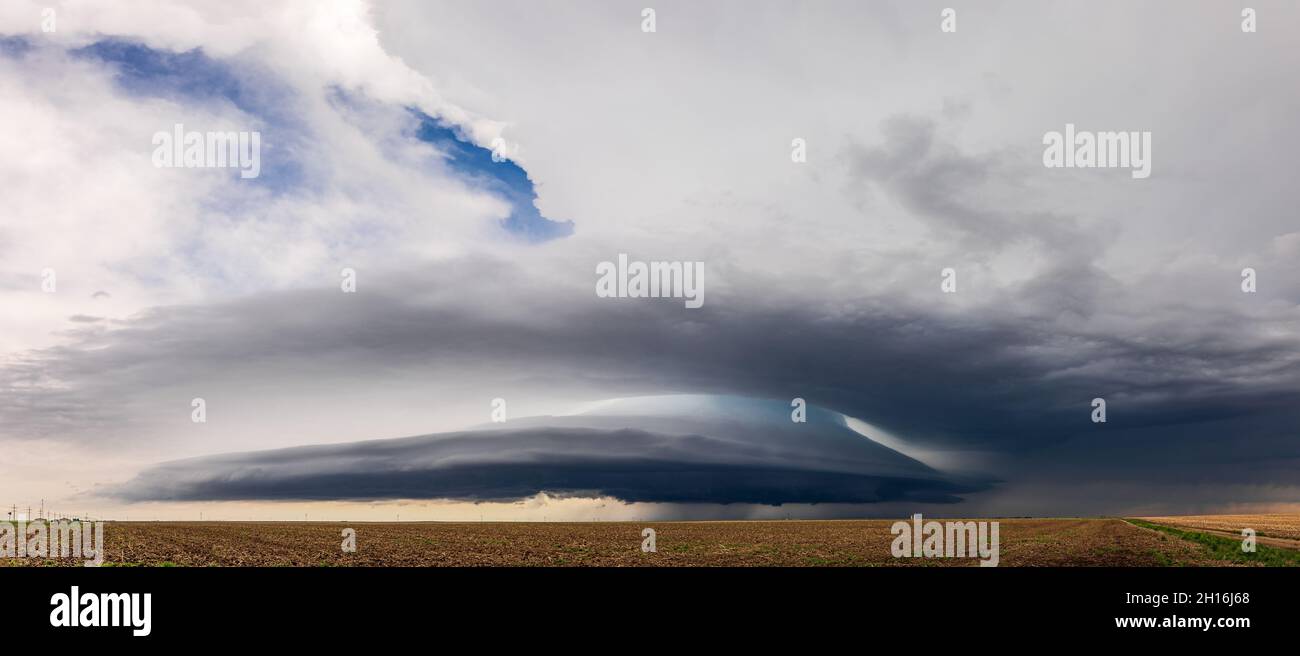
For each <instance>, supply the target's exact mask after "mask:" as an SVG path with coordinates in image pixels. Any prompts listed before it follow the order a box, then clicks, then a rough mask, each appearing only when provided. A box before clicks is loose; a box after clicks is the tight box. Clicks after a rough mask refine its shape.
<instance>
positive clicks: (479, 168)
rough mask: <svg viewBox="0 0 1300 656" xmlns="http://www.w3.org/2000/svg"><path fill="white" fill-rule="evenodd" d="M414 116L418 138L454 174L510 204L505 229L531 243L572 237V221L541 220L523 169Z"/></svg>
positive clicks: (439, 122) (454, 131)
mask: <svg viewBox="0 0 1300 656" xmlns="http://www.w3.org/2000/svg"><path fill="white" fill-rule="evenodd" d="M413 112H414V113H415V115H416V116H417V117H418V118H419V121H420V125H419V128H418V129H417V130H416V138H418V139H419V140H420V141H424V142H426V143H430V144H433V145H434V146H435V147H437V148H438V150H439V151H441V152H442V153H443V154H444V155H445V156H446V157H447V161H448V164H449V166H451V168H452V170H453V171H455V172H456V173H458V174H460V175H462V176H464V177H465V178H467V179H469V180H470V181H471V182H472V183H473V184H475V185H477V186H480V187H482V188H483V189H486V190H487V191H489V192H491V193H493V194H495V195H497V196H500V197H502V198H504V199H505V200H506V201H507V202H509V203H510V208H511V209H510V216H508V217H506V218H505V219H504V220H503V221H502V222H501V225H502V227H504V228H505V229H506V230H508V231H510V232H511V233H514V234H517V235H520V236H523V237H525V238H527V239H529V240H532V241H546V240H549V239H556V238H559V237H567V236H569V235H571V234H573V222H572V221H553V220H551V219H548V218H546V217H545V216H542V213H541V211H540V210H538V209H537V203H536V201H537V189H536V188H535V187H534V186H533V181H532V179H530V178H529V177H528V172H527V171H525V170H524V169H523V168H522V167H520V166H519V165H518V164H515V163H514V162H512V161H510V160H509V159H506V160H503V161H500V162H494V161H492V151H491V149H488V148H484V147H482V146H479V145H477V144H475V143H474V142H472V141H470V140H469V139H468V138H467V137H465V136H464V135H463V134H462V133H461V132H460V131H459V130H458V129H457V128H456V127H454V126H452V125H449V124H448V123H447V122H445V121H442V120H439V119H435V118H433V117H431V116H429V115H428V114H425V113H423V112H421V111H419V110H413Z"/></svg>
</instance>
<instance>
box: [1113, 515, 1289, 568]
mask: <svg viewBox="0 0 1300 656" xmlns="http://www.w3.org/2000/svg"><path fill="white" fill-rule="evenodd" d="M1124 521H1127V522H1128V523H1130V524H1133V525H1134V526H1141V527H1142V528H1149V529H1152V530H1155V531H1160V532H1162V533H1168V534H1169V535H1172V536H1174V537H1177V538H1182V539H1184V540H1187V541H1189V542H1194V543H1196V544H1199V545H1201V546H1202V547H1205V549H1206V550H1208V551H1209V552H1210V555H1211V556H1212V557H1214V558H1215V559H1217V560H1229V561H1232V562H1237V563H1247V564H1252V565H1264V566H1267V567H1300V551H1296V550H1294V549H1280V548H1278V547H1269V546H1266V545H1262V544H1256V545H1255V552H1254V553H1250V552H1245V551H1242V550H1241V540H1236V539H1233V538H1226V537H1223V536H1222V535H1214V534H1212V533H1202V532H1200V531H1189V530H1185V529H1181V528H1174V527H1172V526H1165V525H1163V524H1154V523H1152V522H1148V521H1144V520H1141V519H1126V520H1124Z"/></svg>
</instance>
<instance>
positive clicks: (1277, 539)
mask: <svg viewBox="0 0 1300 656" xmlns="http://www.w3.org/2000/svg"><path fill="white" fill-rule="evenodd" d="M1141 519H1145V520H1146V521H1149V522H1152V523H1155V524H1162V525H1165V526H1174V527H1179V528H1187V529H1195V530H1200V531H1207V532H1210V533H1214V534H1218V535H1225V536H1230V537H1233V538H1236V539H1240V537H1241V531H1242V529H1247V528H1249V529H1253V530H1254V531H1255V535H1256V537H1257V538H1258V539H1259V541H1260V543H1262V544H1275V545H1277V546H1285V547H1291V548H1297V547H1300V514H1295V513H1290V514H1281V513H1278V514H1260V515H1175V516H1167V517H1143V518H1141Z"/></svg>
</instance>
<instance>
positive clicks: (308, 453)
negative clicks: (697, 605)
mask: <svg viewBox="0 0 1300 656" xmlns="http://www.w3.org/2000/svg"><path fill="white" fill-rule="evenodd" d="M739 403H742V404H746V405H749V406H751V407H752V405H753V404H752V403H748V402H745V401H741V402H739ZM741 409H742V410H743V411H748V410H750V407H744V408H741ZM691 410H692V411H693V410H694V409H691ZM692 414H698V413H694V412H692ZM767 418H768V419H769V420H768V421H763V419H764V417H763V416H762V415H761V414H756V413H751V414H748V415H744V416H739V417H732V418H727V419H714V420H708V419H701V418H700V417H698V416H668V417H664V416H658V417H647V416H639V417H637V416H617V415H616V416H601V417H576V418H574V417H559V418H556V417H545V418H536V419H525V420H521V421H519V422H515V425H520V426H522V427H519V428H513V427H512V428H503V429H492V430H486V429H485V430H471V431H460V432H453V433H444V434H438V435H425V436H420V437H409V438H401V439H391V440H369V441H365V442H356V443H351V444H341V445H322V446H310V447H297V448H289V449H280V450H274V451H260V452H252V453H241V454H226V455H220V456H209V457H202V458H193V459H189V460H183V461H177V462H171V463H165V464H162V465H159V466H156V467H153V468H151V469H148V470H146V471H145V472H143V473H141V474H140V475H139V476H137V477H136V478H135V479H134V480H132V481H130V482H129V483H127V484H125V485H123V486H120V487H118V488H116V489H115V490H114V491H113V492H112V494H113V495H115V496H118V497H121V498H124V499H127V500H131V501H145V500H147V501H211V500H250V499H257V500H374V499H452V500H461V501H513V500H518V499H523V498H527V497H530V496H533V495H536V494H538V493H547V494H550V495H553V496H581V497H613V498H616V499H619V500H622V501H627V502H660V503H714V504H729V503H748V504H768V505H779V504H786V503H809V504H816V503H879V502H889V501H912V502H926V503H952V502H956V501H959V500H960V498H959V497H958V496H957V495H958V494H960V493H964V492H973V491H976V490H979V489H983V488H985V487H987V484H986V483H984V482H979V481H973V480H964V481H958V480H954V479H951V478H950V477H948V476H945V475H943V474H940V473H939V472H937V471H935V470H933V469H931V468H930V467H927V466H925V465H924V464H922V463H920V462H917V461H915V460H912V459H910V458H907V457H905V456H902V455H900V454H898V453H895V452H893V451H891V450H890V449H887V448H885V447H883V446H880V445H878V444H875V443H874V442H871V441H869V440H867V439H866V438H864V437H862V436H860V435H858V434H856V433H853V432H852V431H850V430H849V429H847V428H846V427H844V426H843V424H842V422H841V423H838V424H837V423H834V422H828V421H825V420H821V421H816V420H815V421H812V422H809V423H794V422H791V421H790V420H789V418H788V417H786V416H784V414H782V413H781V412H780V411H778V412H776V413H767ZM638 423H640V424H645V425H653V426H656V427H663V428H683V427H686V428H699V429H702V432H696V433H684V434H682V433H677V434H668V433H662V432H652V431H647V430H640V429H636V428H613V427H615V426H627V425H631V424H638ZM557 424H558V425H557ZM588 426H596V427H588ZM705 432H707V433H711V434H705Z"/></svg>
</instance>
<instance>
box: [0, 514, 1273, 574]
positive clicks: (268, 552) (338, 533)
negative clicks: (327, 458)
mask: <svg viewBox="0 0 1300 656" xmlns="http://www.w3.org/2000/svg"><path fill="white" fill-rule="evenodd" d="M940 521H943V520H940ZM997 521H999V522H1001V524H1000V543H1001V558H1000V561H999V566H1002V567H1034V566H1108V567H1114V566H1119V567H1128V566H1138V567H1142V566H1163V565H1191V566H1206V565H1210V566H1215V565H1232V564H1234V563H1231V562H1225V561H1218V560H1214V559H1212V558H1210V557H1209V556H1208V552H1206V551H1205V550H1204V549H1203V548H1202V547H1200V546H1199V545H1196V544H1194V543H1192V542H1188V541H1185V540H1182V539H1179V538H1177V537H1173V536H1169V535H1166V534H1163V533H1160V532H1157V531H1153V530H1150V529H1144V528H1139V527H1137V526H1134V525H1132V524H1129V523H1127V522H1125V521H1123V520H1119V519H999V520H997ZM892 523H893V520H841V521H723V522H645V523H641V522H600V523H494V522H488V523H439V522H427V523H417V522H407V523H366V522H351V523H344V522H110V523H108V524H107V525H106V527H105V542H106V543H107V545H108V546H107V552H106V557H105V565H111V566H172V565H175V566H233V567H241V566H290V567H316V566H326V567H340V566H341V567H348V566H398V567H406V566H412V567H429V566H434V567H436V566H543V567H547V566H550V567H565V566H617V567H622V566H665V567H675V566H687V567H689V566H798V567H802V566H937V567H945V566H948V567H952V566H955V567H961V566H965V567H972V566H976V565H977V564H978V560H977V559H971V558H894V557H893V556H892V555H891V554H890V544H891V542H892V541H893V538H894V536H893V534H891V533H890V526H891V525H892ZM1263 526H1264V525H1263V524H1261V525H1260V527H1261V528H1262V527H1263ZM646 527H650V528H654V529H655V531H656V542H657V545H656V546H657V551H656V552H654V553H644V552H642V550H641V540H642V538H641V531H642V529H643V528H646ZM344 528H353V529H355V530H356V547H357V549H356V551H355V552H354V553H344V552H343V550H342V542H343V537H342V531H343V529H344ZM79 564H80V561H78V560H71V559H68V560H40V559H34V558H25V559H8V560H5V559H0V565H14V566H32V565H35V566H41V565H47V566H50V565H53V566H58V565H64V566H76V565H79Z"/></svg>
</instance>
